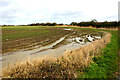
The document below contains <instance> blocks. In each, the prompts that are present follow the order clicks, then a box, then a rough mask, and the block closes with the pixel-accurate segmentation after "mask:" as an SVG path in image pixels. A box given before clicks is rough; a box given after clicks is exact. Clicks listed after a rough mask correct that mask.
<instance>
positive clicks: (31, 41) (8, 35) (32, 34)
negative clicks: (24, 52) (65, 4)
mask: <svg viewBox="0 0 120 80" xmlns="http://www.w3.org/2000/svg"><path fill="white" fill-rule="evenodd" d="M68 33H70V31H64V30H63V29H60V28H57V27H56V28H53V27H37V26H32V27H29V26H28V27H22V26H21V27H18V26H17V27H4V28H2V45H3V46H2V51H3V53H5V52H10V51H16V50H17V49H24V48H29V47H32V46H35V45H46V44H48V43H51V42H53V41H55V40H57V39H59V38H60V37H62V36H63V35H65V34H68ZM41 42H45V43H41Z"/></svg>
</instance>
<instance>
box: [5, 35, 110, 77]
mask: <svg viewBox="0 0 120 80" xmlns="http://www.w3.org/2000/svg"><path fill="white" fill-rule="evenodd" d="M110 39H111V34H110V33H106V35H105V36H104V37H103V38H102V39H100V40H96V41H94V42H92V43H91V44H90V45H88V46H84V47H80V48H78V49H76V50H72V51H66V52H65V53H64V55H63V56H61V57H58V58H52V57H51V58H47V59H36V60H33V61H30V60H27V61H25V62H21V63H19V64H16V65H12V66H9V67H7V68H5V69H3V78H76V77H77V73H76V70H80V71H82V69H83V68H84V67H85V66H88V65H89V63H90V61H91V59H92V58H93V57H94V56H95V55H97V52H96V51H99V50H100V49H101V48H104V47H105V45H106V44H107V43H109V42H110Z"/></svg>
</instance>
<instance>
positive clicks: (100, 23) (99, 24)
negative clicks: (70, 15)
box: [70, 20, 120, 28]
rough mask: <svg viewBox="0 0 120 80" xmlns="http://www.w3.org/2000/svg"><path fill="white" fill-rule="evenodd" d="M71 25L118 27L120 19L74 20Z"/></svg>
mask: <svg viewBox="0 0 120 80" xmlns="http://www.w3.org/2000/svg"><path fill="white" fill-rule="evenodd" d="M70 25H73V26H84V27H88V26H92V27H97V28H109V27H118V26H120V21H119V22H117V21H113V22H107V21H105V22H97V20H92V21H88V22H79V23H77V22H72V23H71V24H70Z"/></svg>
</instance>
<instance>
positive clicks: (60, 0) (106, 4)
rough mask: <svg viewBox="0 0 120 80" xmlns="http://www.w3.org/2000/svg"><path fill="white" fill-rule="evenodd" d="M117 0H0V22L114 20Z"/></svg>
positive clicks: (115, 19) (115, 18)
mask: <svg viewBox="0 0 120 80" xmlns="http://www.w3.org/2000/svg"><path fill="white" fill-rule="evenodd" d="M118 1H119V0H0V24H1V25H3V24H29V23H37V22H39V23H41V22H44V23H46V22H57V23H68V24H69V23H71V22H73V21H75V22H81V21H90V20H92V19H96V20H97V21H106V20H107V21H117V20H118Z"/></svg>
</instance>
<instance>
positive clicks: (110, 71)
mask: <svg viewBox="0 0 120 80" xmlns="http://www.w3.org/2000/svg"><path fill="white" fill-rule="evenodd" d="M108 32H110V33H111V34H112V37H111V42H110V43H109V44H108V45H107V46H106V47H105V48H104V49H103V50H102V52H101V53H100V54H101V56H96V57H94V58H93V59H92V60H93V62H92V63H91V64H90V66H89V68H85V69H84V73H83V74H82V75H80V76H79V78H117V77H118V31H108Z"/></svg>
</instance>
